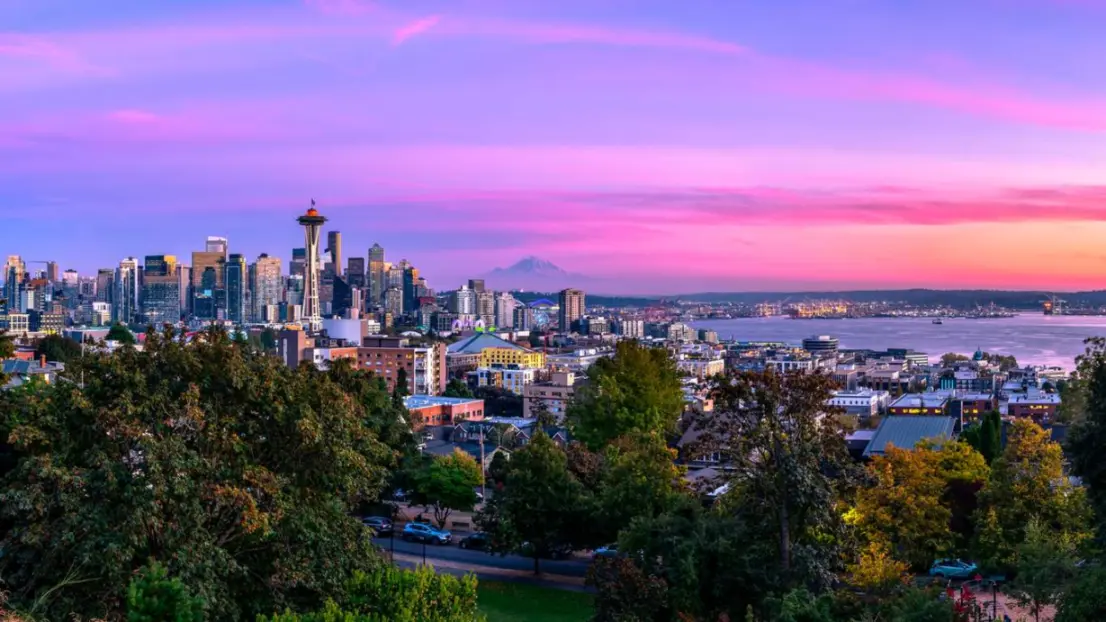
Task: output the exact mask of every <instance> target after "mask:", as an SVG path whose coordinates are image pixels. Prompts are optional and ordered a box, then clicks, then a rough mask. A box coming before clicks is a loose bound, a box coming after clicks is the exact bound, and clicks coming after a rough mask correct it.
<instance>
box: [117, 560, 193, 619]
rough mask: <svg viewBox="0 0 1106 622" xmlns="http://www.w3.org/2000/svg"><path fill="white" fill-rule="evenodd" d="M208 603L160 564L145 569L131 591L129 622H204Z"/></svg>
mask: <svg viewBox="0 0 1106 622" xmlns="http://www.w3.org/2000/svg"><path fill="white" fill-rule="evenodd" d="M203 619H204V603H203V600H202V599H199V598H195V597H193V596H191V595H190V594H189V593H188V588H186V587H185V586H184V584H183V583H181V581H180V579H177V578H172V579H170V578H169V571H168V570H166V569H165V567H164V566H162V565H161V564H158V563H156V562H154V563H151V564H150V565H149V566H148V567H146V568H144V569H142V570H141V571H140V572H139V574H138V576H137V577H135V578H134V579H133V580H132V581H131V584H130V587H129V588H128V589H127V622H202V620H203Z"/></svg>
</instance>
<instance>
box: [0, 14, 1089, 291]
mask: <svg viewBox="0 0 1106 622" xmlns="http://www.w3.org/2000/svg"><path fill="white" fill-rule="evenodd" d="M1104 32H1106V0H709V1H708V0H678V1H676V0H555V1H554V0H540V1H539V0H448V1H447V0H442V1H437V2H432V1H423V0H402V1H400V0H392V1H390V2H389V1H386V0H381V1H369V0H233V1H232V0H159V1H157V2H151V1H150V0H97V1H95V2H93V1H88V0H0V255H3V256H6V255H9V254H19V255H22V256H23V257H24V258H26V259H31V260H39V259H43V260H45V259H56V260H58V261H59V262H61V264H62V267H63V268H69V267H73V268H76V269H78V270H80V271H82V272H86V273H87V272H90V271H94V270H95V269H96V268H98V267H107V266H114V265H117V263H118V261H119V259H121V258H122V257H125V256H129V255H133V256H138V257H141V256H143V255H146V254H158V253H173V254H177V255H179V256H182V258H184V257H188V256H189V253H190V252H191V251H193V250H202V246H203V240H204V237H205V236H207V235H222V236H226V237H228V238H229V239H230V245H231V252H241V253H244V254H246V255H247V257H250V258H253V257H256V256H257V254H258V253H261V252H267V253H269V254H270V255H275V256H278V257H281V258H282V259H285V260H286V261H287V259H288V258H289V257H290V255H291V250H290V249H291V248H292V247H293V246H302V233H301V232H300V230H299V229H298V227H297V225H296V224H295V222H294V218H295V217H296V216H297V215H298V214H299V213H301V212H302V211H303V210H304V209H305V208H306V207H307V205H308V203H309V201H310V199H311V198H315V199H316V200H317V201H318V204H319V208H320V211H322V212H323V214H325V215H326V216H328V217H329V218H330V219H331V223H330V224H331V225H333V227H332V228H333V229H338V230H341V231H342V233H343V236H344V238H345V254H346V256H351V255H354V256H364V255H365V254H366V249H367V248H368V247H369V246H371V245H372V244H373V243H374V242H380V243H381V244H382V245H383V246H384V247H385V248H386V249H387V250H388V255H389V259H391V260H394V261H398V260H399V259H401V258H407V259H409V260H411V261H412V262H413V263H415V264H416V265H417V266H419V267H420V269H421V270H422V271H423V274H424V275H426V276H427V277H428V279H429V282H430V284H431V286H432V287H435V288H437V289H451V288H453V287H456V286H457V285H458V284H459V283H461V282H462V280H463V279H465V278H468V277H470V276H478V275H479V274H481V273H483V272H487V271H489V270H491V269H492V268H494V267H496V266H506V265H509V264H511V263H513V262H515V261H516V260H518V259H519V258H521V257H523V256H526V255H537V256H539V257H542V258H544V259H547V260H550V261H552V262H554V263H556V264H557V265H559V266H561V267H562V268H564V269H565V270H568V271H569V272H573V273H580V274H585V275H588V276H592V277H596V278H597V279H599V280H601V281H602V282H603V283H606V284H607V285H604V286H602V289H605V290H607V291H610V292H618V293H629V292H633V293H649V294H665V293H681V292H693V291H704V290H785V289H833V288H837V289H840V288H899V287H917V286H924V287H940V288H961V287H993V288H1010V289H1046V290H1057V291H1059V290H1072V289H1102V288H1106V63H1103V62H1102V59H1104V58H1106V37H1104V36H1103V33H1104Z"/></svg>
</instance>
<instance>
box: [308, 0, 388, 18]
mask: <svg viewBox="0 0 1106 622" xmlns="http://www.w3.org/2000/svg"><path fill="white" fill-rule="evenodd" d="M304 4H305V5H307V6H308V7H309V8H312V9H315V10H316V11H319V12H322V13H325V14H327V15H344V16H349V15H364V14H366V13H369V12H371V11H374V10H377V8H378V7H376V5H374V4H372V3H370V2H366V1H365V0H304Z"/></svg>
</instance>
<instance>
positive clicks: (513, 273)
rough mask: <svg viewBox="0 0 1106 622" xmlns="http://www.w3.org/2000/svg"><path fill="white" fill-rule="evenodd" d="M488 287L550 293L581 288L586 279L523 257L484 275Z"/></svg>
mask: <svg viewBox="0 0 1106 622" xmlns="http://www.w3.org/2000/svg"><path fill="white" fill-rule="evenodd" d="M484 279H485V280H486V281H487V282H488V285H489V286H492V287H494V288H496V289H526V290H543V291H550V290H554V289H563V288H566V287H573V286H577V287H579V286H582V285H583V284H584V283H583V282H584V281H586V280H587V279H586V278H585V277H583V276H581V275H578V274H572V273H569V272H566V271H565V270H563V269H562V268H560V267H559V266H557V265H556V264H554V263H553V262H551V261H548V260H545V259H542V258H540V257H535V256H532V255H531V256H530V257H523V258H522V259H520V260H518V261H517V262H515V263H514V264H512V265H511V266H508V267H506V268H496V269H495V270H492V271H491V272H488V273H487V274H485V275H484Z"/></svg>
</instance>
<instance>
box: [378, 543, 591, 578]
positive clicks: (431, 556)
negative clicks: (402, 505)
mask: <svg viewBox="0 0 1106 622" xmlns="http://www.w3.org/2000/svg"><path fill="white" fill-rule="evenodd" d="M373 543H374V544H375V545H376V546H378V547H380V549H381V550H383V551H384V552H385V553H388V552H390V551H391V550H392V545H393V543H394V544H395V552H396V554H403V555H406V556H409V557H419V558H421V557H422V554H423V545H422V544H419V543H415V542H404V541H403V540H402V539H401V538H400V537H399V535H398V534H397V537H396V538H395V540H394V541H393V540H391V539H389V538H376V539H374V540H373ZM425 546H426V560H427V562H431V563H433V561H434V560H443V561H449V562H452V563H453V564H456V565H467V564H471V565H473V566H485V567H490V568H499V569H503V570H513V571H525V572H532V571H533V569H534V560H533V559H531V558H529V557H523V556H521V555H514V554H512V555H505V556H500V555H494V554H491V553H485V552H484V551H470V550H467V549H462V548H460V547H459V546H457V544H456V542H455V543H453V544H450V545H441V546H439V545H433V544H427V545H425ZM590 562H591V560H590V559H588V558H585V557H577V558H575V559H568V560H556V561H555V560H551V559H543V560H541V571H542V574H554V575H562V576H566V577H583V576H584V575H586V574H587V571H588V564H589V563H590Z"/></svg>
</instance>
